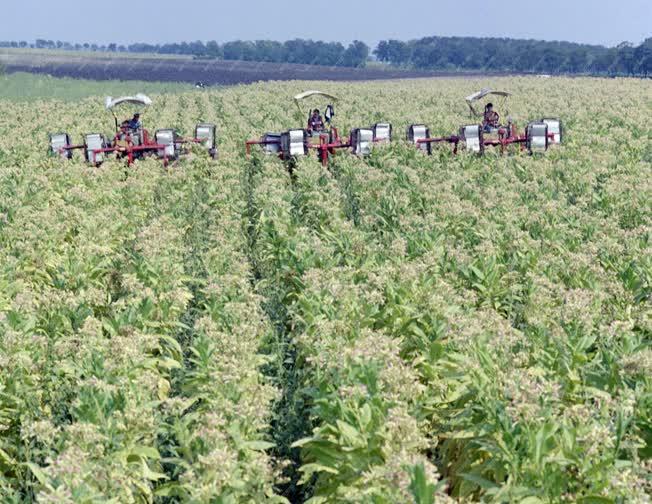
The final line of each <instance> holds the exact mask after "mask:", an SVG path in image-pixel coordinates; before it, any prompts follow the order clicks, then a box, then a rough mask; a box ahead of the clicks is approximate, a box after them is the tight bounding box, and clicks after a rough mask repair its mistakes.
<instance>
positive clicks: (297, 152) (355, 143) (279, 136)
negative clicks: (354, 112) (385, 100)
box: [246, 91, 392, 166]
mask: <svg viewBox="0 0 652 504" xmlns="http://www.w3.org/2000/svg"><path fill="white" fill-rule="evenodd" d="M315 97H319V98H325V99H326V100H328V104H327V105H326V107H325V109H324V116H323V117H322V116H321V113H320V111H319V109H312V108H310V109H309V110H308V119H307V122H306V123H305V124H306V126H305V127H303V128H296V129H290V130H288V131H285V132H283V133H265V134H264V135H263V136H262V137H261V138H259V139H255V140H248V141H247V142H246V152H247V155H250V154H251V146H252V145H260V146H261V147H262V148H263V151H264V152H265V153H266V154H271V155H277V156H278V157H279V158H281V159H282V160H284V161H290V160H292V159H296V158H297V157H299V156H307V155H309V154H310V152H311V151H316V152H317V157H318V158H319V160H320V161H321V162H322V164H323V165H324V166H327V165H328V161H329V159H331V157H332V156H335V154H336V152H337V151H338V150H349V151H350V152H351V153H353V154H355V155H359V156H365V155H368V154H370V152H371V149H372V147H373V145H374V144H376V143H388V142H391V140H392V126H391V124H389V123H377V124H374V125H373V126H370V127H368V128H355V129H353V130H351V132H350V134H349V136H348V138H342V137H341V136H340V133H339V130H338V128H337V127H336V126H335V125H334V124H333V122H334V117H335V106H334V104H335V103H336V102H337V101H338V99H337V98H336V97H335V96H333V95H331V94H328V93H324V92H322V91H306V92H304V93H300V94H298V95H296V96H295V97H294V103H295V105H296V107H297V113H298V118H299V120H300V121H303V117H305V116H304V112H305V111H304V110H302V105H303V104H304V102H306V101H307V100H308V99H312V98H315Z"/></svg>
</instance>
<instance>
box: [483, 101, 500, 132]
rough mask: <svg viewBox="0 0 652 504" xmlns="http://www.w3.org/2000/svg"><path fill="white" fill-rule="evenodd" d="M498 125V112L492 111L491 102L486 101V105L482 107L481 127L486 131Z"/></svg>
mask: <svg viewBox="0 0 652 504" xmlns="http://www.w3.org/2000/svg"><path fill="white" fill-rule="evenodd" d="M499 125H500V116H499V115H498V112H495V111H494V106H493V103H487V106H486V107H485V108H484V120H483V121H482V129H483V130H484V131H486V132H490V131H491V130H492V129H493V128H497V127H498V126H499Z"/></svg>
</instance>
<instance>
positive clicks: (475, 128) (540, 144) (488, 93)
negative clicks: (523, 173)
mask: <svg viewBox="0 0 652 504" xmlns="http://www.w3.org/2000/svg"><path fill="white" fill-rule="evenodd" d="M510 96H511V95H510V93H508V92H506V91H497V90H493V89H488V88H485V89H482V90H481V91H478V92H477V93H473V94H472V95H470V96H467V97H466V103H467V105H468V106H469V110H470V114H471V117H472V118H473V119H476V120H478V119H480V118H481V119H482V123H480V124H478V123H475V124H468V125H463V126H461V127H460V129H459V132H458V134H456V135H451V136H445V137H431V136H430V129H429V128H428V126H426V125H424V124H412V125H410V126H408V128H407V140H408V142H411V143H413V144H414V145H416V146H417V148H418V149H420V150H422V151H423V152H425V153H426V154H431V153H432V147H433V145H436V144H449V145H451V146H452V149H453V153H457V151H458V148H459V147H460V145H461V146H463V147H464V148H465V149H466V150H467V151H469V152H475V153H477V154H484V151H485V148H486V147H499V148H500V151H501V153H503V152H505V150H506V149H507V148H508V147H509V146H510V145H519V146H520V147H521V149H527V150H528V152H529V153H530V154H532V153H534V152H545V151H546V150H548V147H549V146H550V145H552V144H560V143H561V142H562V138H563V129H562V123H561V120H560V119H559V118H556V117H544V118H542V119H541V120H539V121H532V122H529V123H528V125H527V126H526V127H525V131H524V132H523V133H519V132H518V130H517V127H516V124H515V123H514V122H513V121H512V118H511V117H510V116H509V112H508V111H507V100H508V98H509V97H510ZM491 99H497V100H499V102H500V110H504V111H505V113H504V115H505V116H506V117H507V121H506V122H503V121H502V119H501V117H500V115H499V114H498V112H496V111H495V109H494V106H493V103H491V102H490V100H491Z"/></svg>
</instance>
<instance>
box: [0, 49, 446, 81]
mask: <svg viewBox="0 0 652 504" xmlns="http://www.w3.org/2000/svg"><path fill="white" fill-rule="evenodd" d="M0 65H3V66H4V67H5V69H6V71H7V72H10V73H13V72H30V73H39V74H48V75H52V76H54V77H73V78H81V79H93V80H143V81H161V82H198V81H201V82H204V83H206V84H210V85H231V84H247V83H251V82H257V81H267V80H276V81H279V80H332V81H362V80H382V79H405V78H419V77H436V76H440V77H447V76H459V73H454V72H451V73H442V72H436V73H435V72H424V71H407V70H385V69H381V68H368V69H358V68H343V67H331V66H317V65H298V64H291V63H283V64H279V63H262V62H249V61H218V60H193V59H190V58H184V57H179V58H170V57H162V58H158V57H155V56H150V57H144V56H143V57H137V58H136V57H128V58H125V57H123V56H118V55H116V56H114V57H109V56H107V55H105V56H104V57H102V58H98V57H95V56H91V55H89V56H86V55H79V53H72V54H70V55H67V54H62V53H61V52H53V54H52V55H48V54H44V53H42V52H41V53H29V52H23V53H21V52H18V51H3V52H0Z"/></svg>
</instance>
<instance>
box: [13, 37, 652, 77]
mask: <svg viewBox="0 0 652 504" xmlns="http://www.w3.org/2000/svg"><path fill="white" fill-rule="evenodd" d="M0 47H17V48H19V47H24V48H26V47H31V48H36V49H59V50H75V51H91V52H128V53H154V54H171V55H175V54H178V55H188V56H193V57H196V58H209V59H224V60H243V61H262V62H270V63H303V64H309V65H314V64H318V65H329V66H344V67H364V66H365V65H366V64H367V62H368V61H369V60H370V59H371V57H372V55H373V57H375V59H377V60H378V61H380V62H383V63H385V64H388V65H391V66H396V67H402V68H406V69H418V70H445V71H455V70H462V71H464V70H468V71H496V72H523V73H546V74H560V73H566V74H593V75H645V76H647V75H652V37H651V38H648V39H646V40H645V41H644V42H642V43H641V44H640V45H638V46H634V44H631V43H629V42H623V43H621V44H619V45H618V46H616V47H605V46H601V45H588V44H577V43H572V42H549V41H542V40H522V39H510V38H477V37H425V38H421V39H417V40H410V41H407V42H404V41H400V40H383V41H381V42H380V43H379V44H378V45H377V47H376V48H375V49H374V50H373V52H372V51H371V49H370V48H369V46H367V45H366V44H365V43H364V42H361V41H359V40H356V41H353V42H352V43H351V44H349V45H348V46H344V45H343V44H341V43H339V42H322V41H314V40H304V39H294V40H288V41H286V42H276V41H273V40H256V41H247V40H235V41H232V42H226V43H224V44H219V43H218V42H216V41H214V40H213V41H209V42H203V41H199V40H198V41H195V42H180V43H168V44H147V43H135V44H129V45H121V44H116V43H112V44H106V45H98V44H89V43H83V44H82V43H75V44H73V43H70V42H62V41H59V40H57V41H53V40H45V39H37V40H36V41H34V42H31V43H28V42H26V41H7V42H0Z"/></svg>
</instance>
